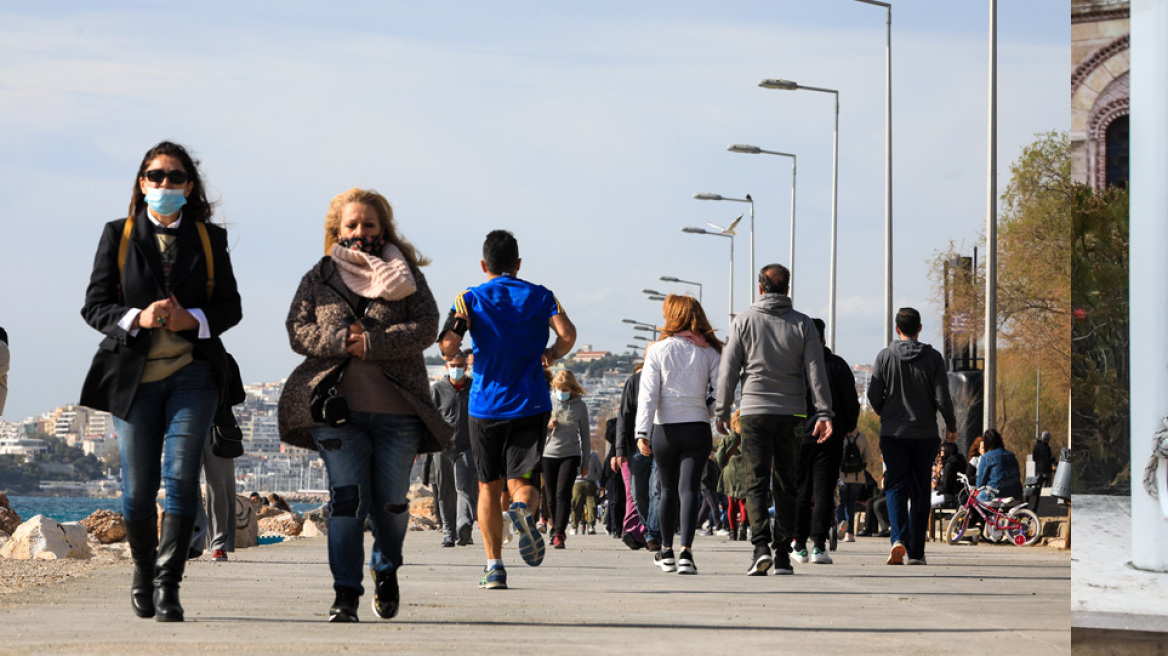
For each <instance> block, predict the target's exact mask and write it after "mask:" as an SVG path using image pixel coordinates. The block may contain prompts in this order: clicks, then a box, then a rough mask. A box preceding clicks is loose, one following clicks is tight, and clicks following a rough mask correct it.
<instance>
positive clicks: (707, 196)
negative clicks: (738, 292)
mask: <svg viewBox="0 0 1168 656" xmlns="http://www.w3.org/2000/svg"><path fill="white" fill-rule="evenodd" d="M693 197H694V199H695V200H728V201H731V202H734V203H750V271H751V275H754V199H753V198H751V197H750V194H746V198H730V197H729V196H723V195H722V194H709V193H701V194H694V195H693ZM710 225H713V224H712V223H711V224H710ZM714 227H717V226H714ZM733 227H734V226H733V225H731V226H730V229H733ZM718 229H719V230H722V231H723V232H727V230H725V229H722V228H718ZM755 293H756V292H755V288H754V285H751V286H750V302H752V303H753V302H754V296H755Z"/></svg>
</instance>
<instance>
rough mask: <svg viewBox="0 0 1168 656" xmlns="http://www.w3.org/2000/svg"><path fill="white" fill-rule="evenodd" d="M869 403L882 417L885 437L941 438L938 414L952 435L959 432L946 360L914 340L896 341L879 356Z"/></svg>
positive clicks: (874, 368)
mask: <svg viewBox="0 0 1168 656" xmlns="http://www.w3.org/2000/svg"><path fill="white" fill-rule="evenodd" d="M868 401H869V402H870V403H871V404H872V409H873V410H875V411H876V414H878V415H880V434H881V435H882V436H893V437H907V438H918V439H923V438H930V437H938V435H937V413H938V412H940V413H941V417H942V418H944V420H945V427H946V428H947V429H948V430H949V432H955V431H956V430H957V428H956V426H957V419H956V418H955V417H954V415H953V400H952V399H951V398H950V396H949V375H948V374H947V373H946V372H945V359H944V358H942V357H941V354H940V353H938V352H937V351H936V350H935V349H934V348H933V347H932V346H929V345H928V344H922V343H920V342H918V341H916V340H915V339H903V340H897V341H895V342H893V343H891V344H889V345H888V348H886V349H884V350H883V351H880V355H877V356H876V364H875V365H874V366H873V367H872V382H871V383H870V384H869V385H868Z"/></svg>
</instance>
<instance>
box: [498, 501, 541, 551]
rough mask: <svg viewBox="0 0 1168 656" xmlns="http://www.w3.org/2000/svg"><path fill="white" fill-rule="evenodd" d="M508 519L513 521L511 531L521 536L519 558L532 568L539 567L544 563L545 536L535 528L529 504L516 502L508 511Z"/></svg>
mask: <svg viewBox="0 0 1168 656" xmlns="http://www.w3.org/2000/svg"><path fill="white" fill-rule="evenodd" d="M507 519H509V520H511V529H512V530H513V531H514V532H515V535H517V536H519V557H520V558H522V559H523V562H525V563H527V564H528V565H531V566H532V567H539V564H540V563H542V562H543V555H544V550H545V547H544V544H543V536H542V535H540V534H539V531H538V530H537V529H536V528H535V518H534V517H532V516H531V513H530V512H528V510H527V504H525V503H523V502H522V501H516V502H515V503H513V504H511V508H510V509H509V510H508V511H507Z"/></svg>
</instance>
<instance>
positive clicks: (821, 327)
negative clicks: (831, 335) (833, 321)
mask: <svg viewBox="0 0 1168 656" xmlns="http://www.w3.org/2000/svg"><path fill="white" fill-rule="evenodd" d="M811 323H813V324H815V329H816V330H818V331H819V338H820V339H823V336H824V335H825V334H827V324H825V323H823V319H820V318H819V317H815V318H814V319H812V320H811Z"/></svg>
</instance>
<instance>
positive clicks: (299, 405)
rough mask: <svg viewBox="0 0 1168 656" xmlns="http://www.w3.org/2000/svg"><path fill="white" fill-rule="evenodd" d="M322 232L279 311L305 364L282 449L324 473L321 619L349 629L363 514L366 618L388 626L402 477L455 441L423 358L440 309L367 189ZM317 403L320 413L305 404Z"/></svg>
mask: <svg viewBox="0 0 1168 656" xmlns="http://www.w3.org/2000/svg"><path fill="white" fill-rule="evenodd" d="M324 230H325V237H324V246H325V253H326V255H325V257H324V258H323V259H322V260H320V262H318V263H317V264H316V265H315V266H313V267H312V269H311V270H310V271H309V272H308V273H307V274H305V275H304V278H303V279H302V280H301V281H300V288H299V289H298V290H297V291H296V296H295V298H293V300H292V307H291V308H290V309H289V310H288V320H287V324H286V325H287V328H288V337H289V340H290V342H291V344H292V350H294V351H296V352H297V353H299V354H301V355H303V356H305V359H304V362H303V363H301V364H300V366H298V367H296V369H295V371H293V372H292V375H291V376H290V377H289V378H288V382H287V383H286V384H285V385H284V390H283V393H282V394H281V395H280V406H279V418H280V439H281V440H283V441H284V442H287V443H288V444H291V445H293V446H299V447H304V448H308V449H316V450H317V451H318V452H319V453H320V457H321V459H322V460H324V464H325V468H326V469H327V471H328V479H329V480H328V487H329V532H328V552H329V569H330V570H331V571H332V575H333V588H334V590H335V592H336V601H335V602H334V603H333V605H332V607H331V608H330V609H329V621H330V622H356V621H357V605H358V602H359V600H360V597H361V595H362V594H363V592H364V588H363V587H362V585H361V581H362V579H363V578H364V577H363V576H362V571H361V570H362V564H361V562H362V560H364V527H365V518H366V516H368V517H369V518H370V519H371V520H372V524H373V553H372V555H371V559H370V563H369V568H370V572H371V574H372V576H373V583H374V594H373V612H374V613H375V614H376V615H377V616H378V617H380V618H382V619H389V618H391V617H393V616H394V615H396V614H397V611H398V605H399V594H398V581H397V570H398V568H399V567H400V566H401V564H402V542H403V540H404V539H405V533H406V527H407V525H408V522H409V512H408V510H409V505H408V502H407V500H406V493H407V492H408V491H409V487H410V480H409V475H410V467H411V466H412V464H413V462H414V457H415V456H416V455H417V454H418V453H427V452H433V451H444V450H446V449H449V448H450V444H451V435H452V433H453V429H452V428H451V427H450V426H449V425H448V424H447V423H446V422H445V421H444V420H443V418H442V415H441V413H439V411H438V408H437V407H436V406H435V405H434V400H433V398H432V397H431V394H430V385H429V378H428V376H427V374H426V364H425V361H424V360H423V358H422V351H423V350H424V349H425V348H426V347H428V346H430V345H431V344H433V343H434V335H435V334H437V332H438V306H437V304H436V303H435V302H434V297H433V295H431V293H430V288H429V286H428V285H427V284H426V277H425V276H423V275H422V270H421V267H422V266H424V265H426V264H428V263H429V261H428V260H426V259H425V258H423V257H422V256H421V255H420V254H418V252H417V250H416V249H415V248H414V247H413V246H412V245H411V244H410V243H409V242H408V241H406V240H405V239H404V238H402V236H401V235H400V234H399V233H398V231H397V227H396V225H395V224H394V220H393V210H392V208H390V206H389V202H388V201H386V200H385V198H384V197H382V196H381V195H380V194H378V193H377V192H376V191H373V190H364V189H350V190H349V191H346V192H344V193H342V194H339V195H337V196H336V197H335V198H333V200H332V203H331V204H330V205H329V209H328V213H327V214H326V215H325V224H324ZM324 396H327V397H330V404H329V405H326V406H325V407H323V408H322V407H321V404H320V403H313V402H312V401H313V399H314V397H316V398H317V399H320V398H323V397H324ZM333 399H343V401H342V402H337V401H335V400H333ZM342 406H347V411H346V408H344V407H342Z"/></svg>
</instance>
